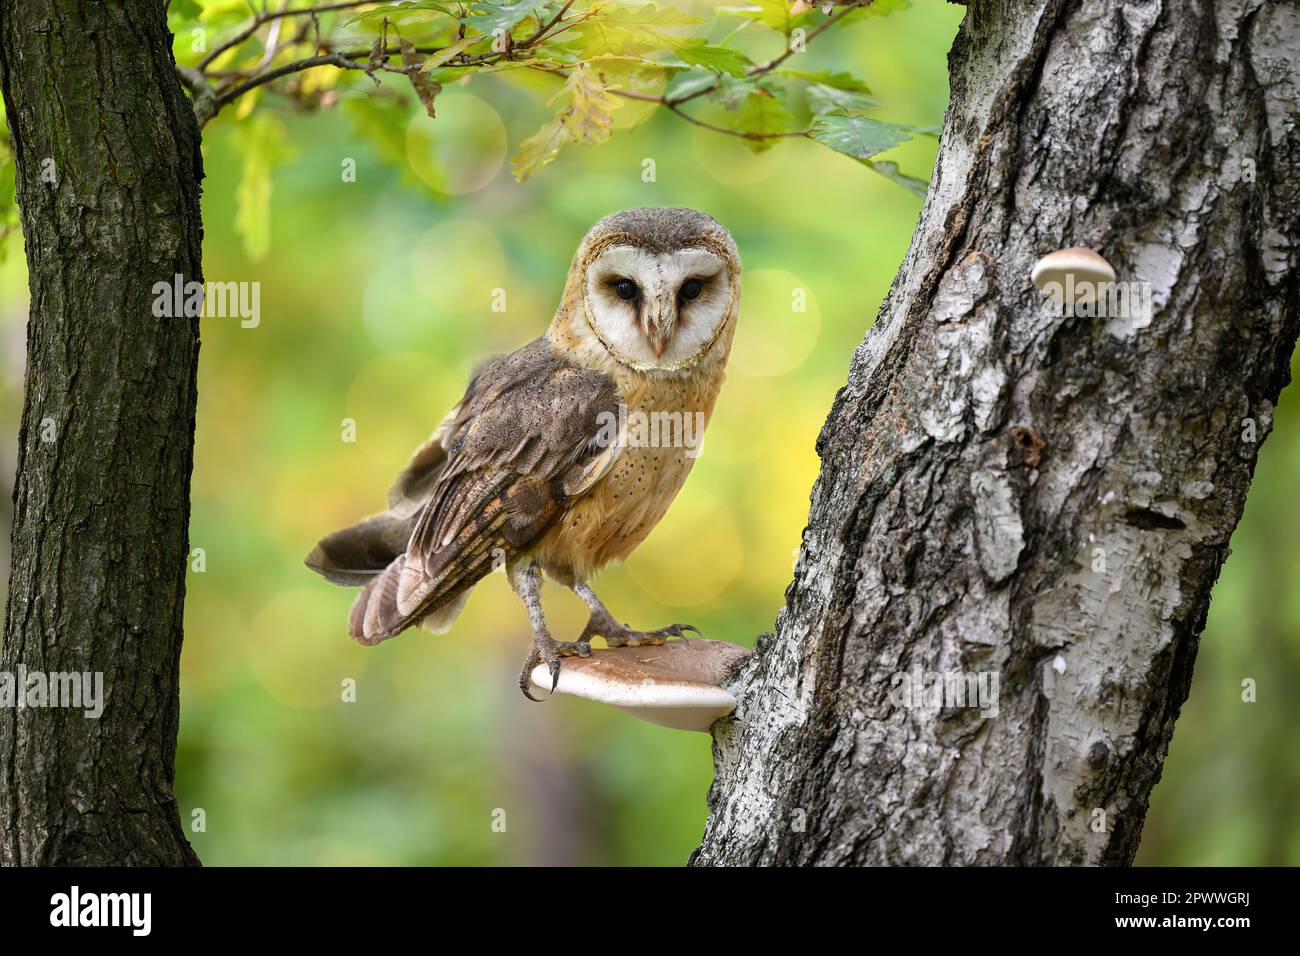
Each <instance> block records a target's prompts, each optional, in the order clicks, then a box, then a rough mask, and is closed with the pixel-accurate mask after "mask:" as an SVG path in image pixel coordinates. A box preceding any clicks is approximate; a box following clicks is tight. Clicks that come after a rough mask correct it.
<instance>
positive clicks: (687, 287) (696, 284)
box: [682, 279, 704, 299]
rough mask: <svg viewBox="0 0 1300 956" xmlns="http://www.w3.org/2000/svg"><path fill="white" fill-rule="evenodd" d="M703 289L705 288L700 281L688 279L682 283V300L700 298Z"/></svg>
mask: <svg viewBox="0 0 1300 956" xmlns="http://www.w3.org/2000/svg"><path fill="white" fill-rule="evenodd" d="M703 288H704V286H703V285H702V284H701V282H700V280H699V279H687V280H686V281H685V282H683V283H682V298H683V299H696V298H699V295H700V290H701V289H703Z"/></svg>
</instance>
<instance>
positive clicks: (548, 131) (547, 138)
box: [510, 110, 571, 183]
mask: <svg viewBox="0 0 1300 956" xmlns="http://www.w3.org/2000/svg"><path fill="white" fill-rule="evenodd" d="M567 112H568V110H565V112H564V113H561V114H560V116H558V117H556V118H555V119H553V120H551V121H550V122H549V123H547V124H546V125H545V126H543V127H542V128H541V129H539V130H538V131H537V132H536V133H534V134H533V135H532V136H530V137H528V138H527V139H526V140H524V141H523V142H522V143H520V144H519V152H517V153H515V156H514V158H513V159H512V160H510V171H511V172H512V173H514V174H515V179H516V180H517V181H518V182H521V183H522V182H523V181H524V180H525V179H527V178H528V177H529V176H531V175H532V174H533V173H535V172H537V171H538V170H539V169H541V168H542V167H543V166H545V165H546V164H547V163H549V162H550V161H551V160H553V159H554V158H555V156H556V154H557V153H559V151H560V147H561V146H563V145H564V144H565V143H567V142H569V140H570V136H571V134H570V133H569V129H568V127H566V126H565V125H564V117H565V114H566V113H567Z"/></svg>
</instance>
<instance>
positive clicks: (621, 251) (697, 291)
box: [585, 245, 733, 369]
mask: <svg viewBox="0 0 1300 956" xmlns="http://www.w3.org/2000/svg"><path fill="white" fill-rule="evenodd" d="M585 291H586V299H587V315H588V318H589V320H590V322H591V324H592V327H593V330H594V331H595V333H596V335H597V336H598V337H599V338H600V340H601V342H603V343H604V344H605V347H606V348H608V349H609V350H610V352H612V353H613V354H614V357H615V358H617V359H618V360H619V361H620V362H623V363H624V364H625V365H630V366H632V367H633V368H637V369H649V368H663V369H672V368H680V367H682V366H684V365H687V364H691V363H692V362H693V361H694V360H695V359H696V357H697V356H698V355H699V354H700V353H702V352H703V351H704V350H706V349H707V348H708V347H709V346H710V345H712V344H713V343H714V341H716V340H717V337H718V332H719V329H720V327H721V326H722V324H723V322H725V321H726V319H727V312H728V309H729V308H730V305H731V300H732V294H733V290H732V288H731V276H730V273H729V272H728V270H727V264H726V262H724V261H723V260H722V259H721V258H720V257H719V256H717V255H715V254H714V253H713V252H710V251H709V250H708V249H703V248H699V247H692V248H684V249H677V250H674V251H672V252H664V253H658V252H652V251H650V250H647V249H643V248H640V247H638V246H632V245H614V246H610V247H609V248H607V249H605V250H603V251H602V252H601V253H600V255H599V256H597V257H596V259H595V260H594V261H593V262H592V263H591V265H590V267H589V268H588V269H587V287H586V290H585Z"/></svg>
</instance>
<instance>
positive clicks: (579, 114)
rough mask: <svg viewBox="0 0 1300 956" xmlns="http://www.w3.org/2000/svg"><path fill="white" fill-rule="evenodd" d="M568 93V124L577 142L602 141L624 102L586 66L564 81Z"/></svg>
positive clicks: (606, 137) (611, 128) (612, 126)
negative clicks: (614, 112)
mask: <svg viewBox="0 0 1300 956" xmlns="http://www.w3.org/2000/svg"><path fill="white" fill-rule="evenodd" d="M564 90H565V92H567V93H568V94H569V107H570V110H569V114H568V117H567V119H566V120H565V125H566V126H568V127H569V132H571V133H572V134H573V141H574V142H575V143H603V142H604V141H605V140H607V139H609V134H610V132H611V131H612V130H613V128H614V117H613V116H612V115H611V114H612V113H613V111H614V110H616V109H618V108H619V107H620V106H622V105H623V103H622V101H620V100H619V98H618V97H617V96H615V95H614V94H612V93H611V92H609V89H608V88H607V87H606V86H605V84H604V83H602V82H601V81H600V79H599V77H597V76H596V75H595V73H594V72H592V71H591V70H588V69H587V68H586V67H584V68H582V69H580V70H577V71H576V72H574V73H573V74H571V75H570V76H569V80H568V82H567V83H565V84H564Z"/></svg>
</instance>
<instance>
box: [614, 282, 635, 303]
mask: <svg viewBox="0 0 1300 956" xmlns="http://www.w3.org/2000/svg"><path fill="white" fill-rule="evenodd" d="M614 291H615V292H616V293H618V297H619V298H620V299H622V300H623V301H624V302H631V301H632V300H633V299H635V298H636V294H637V291H638V290H637V287H636V283H635V282H633V281H632V280H631V279H619V280H618V282H616V283H614Z"/></svg>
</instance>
